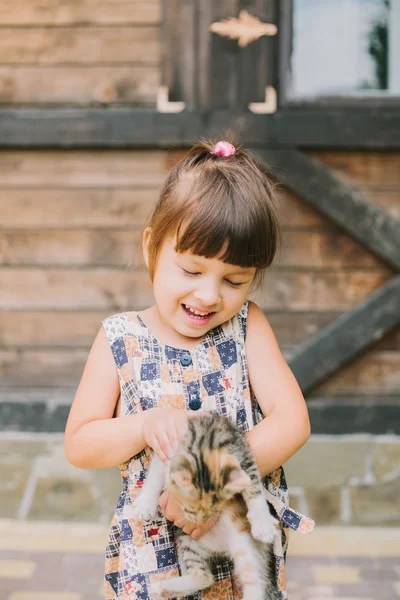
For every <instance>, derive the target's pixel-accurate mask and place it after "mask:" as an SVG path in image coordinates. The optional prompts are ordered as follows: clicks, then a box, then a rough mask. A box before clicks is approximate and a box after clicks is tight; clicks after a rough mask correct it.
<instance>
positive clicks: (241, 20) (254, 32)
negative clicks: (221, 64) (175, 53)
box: [209, 9, 278, 48]
mask: <svg viewBox="0 0 400 600" xmlns="http://www.w3.org/2000/svg"><path fill="white" fill-rule="evenodd" d="M209 30H210V31H212V32H213V33H216V34H218V35H220V36H222V37H228V38H230V39H231V40H237V41H238V45H239V47H240V48H245V47H246V46H247V45H248V44H251V42H255V41H256V40H258V39H259V38H260V37H261V36H263V35H276V34H277V33H278V28H277V26H276V25H274V24H273V23H264V22H263V21H261V20H260V19H259V18H258V17H255V16H253V15H251V14H250V13H249V12H248V11H247V10H244V9H243V10H241V11H240V13H239V16H238V17H237V18H236V17H229V18H228V19H222V20H221V21H217V22H215V23H212V24H211V25H210V27H209Z"/></svg>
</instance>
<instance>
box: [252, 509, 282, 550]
mask: <svg viewBox="0 0 400 600" xmlns="http://www.w3.org/2000/svg"><path fill="white" fill-rule="evenodd" d="M277 529H278V521H277V520H276V519H274V518H273V517H271V516H270V517H269V518H268V519H263V520H258V521H254V520H253V521H252V523H251V535H252V536H253V538H254V539H255V540H259V541H260V542H264V543H265V544H271V543H272V542H273V541H274V537H275V535H276V533H277Z"/></svg>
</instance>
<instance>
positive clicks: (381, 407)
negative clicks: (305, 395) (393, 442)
mask: <svg viewBox="0 0 400 600" xmlns="http://www.w3.org/2000/svg"><path fill="white" fill-rule="evenodd" d="M307 406H308V412H309V415H310V421H311V432H312V433H313V434H324V435H338V434H340V435H345V434H354V433H370V434H373V435H384V434H391V435H400V419H399V411H400V398H398V397H397V398H396V397H393V398H391V397H387V398H367V397H365V396H363V397H362V398H342V397H339V398H320V399H317V398H313V399H310V400H309V401H308V402H307Z"/></svg>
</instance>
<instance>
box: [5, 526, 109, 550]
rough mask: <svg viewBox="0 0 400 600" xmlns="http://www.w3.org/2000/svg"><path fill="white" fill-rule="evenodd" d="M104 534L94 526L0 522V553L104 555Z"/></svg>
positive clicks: (103, 529) (104, 532) (102, 530)
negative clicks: (8, 551)
mask: <svg viewBox="0 0 400 600" xmlns="http://www.w3.org/2000/svg"><path fill="white" fill-rule="evenodd" d="M107 533H108V528H107V527H105V526H104V525H96V524H94V523H66V522H62V521H60V522H48V521H14V520H11V519H0V550H11V551H12V550H22V551H42V552H45V551H47V552H50V551H54V552H78V553H86V552H88V553H90V554H92V553H96V552H98V553H99V554H104V550H105V547H106V540H107Z"/></svg>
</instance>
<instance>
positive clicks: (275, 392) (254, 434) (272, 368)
mask: <svg viewBox="0 0 400 600" xmlns="http://www.w3.org/2000/svg"><path fill="white" fill-rule="evenodd" d="M246 356H247V367H248V373H249V380H250V385H251V388H252V391H253V393H254V395H255V397H256V398H257V401H258V403H259V405H260V408H261V410H262V412H263V414H264V417H265V419H264V420H263V421H262V422H261V423H259V424H258V425H256V426H255V427H254V428H253V429H252V430H251V431H250V432H249V433H248V434H247V441H248V443H249V445H250V448H251V451H252V452H253V455H254V457H255V460H256V463H257V466H258V468H259V471H260V473H261V475H262V476H264V475H267V474H268V473H271V472H272V471H274V470H275V469H277V468H278V467H279V466H281V465H283V464H284V463H285V462H286V461H287V460H288V459H289V458H290V457H291V456H293V454H295V453H296V452H297V451H298V450H299V449H300V448H301V447H302V446H303V445H304V444H305V443H306V441H307V440H308V438H309V436H310V431H311V429H310V420H309V417H308V411H307V405H306V402H305V400H304V397H303V394H302V392H301V390H300V388H299V386H298V383H297V381H296V379H295V377H294V375H293V373H292V372H291V370H290V369H289V367H288V365H287V363H286V361H285V359H284V358H283V356H282V353H281V351H280V349H279V346H278V343H277V341H276V338H275V336H274V334H273V332H272V329H271V327H270V325H269V323H268V321H267V319H266V318H265V316H264V314H263V312H262V311H261V309H260V308H259V307H258V306H257V305H256V304H254V303H253V302H250V305H249V313H248V317H247V334H246Z"/></svg>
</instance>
